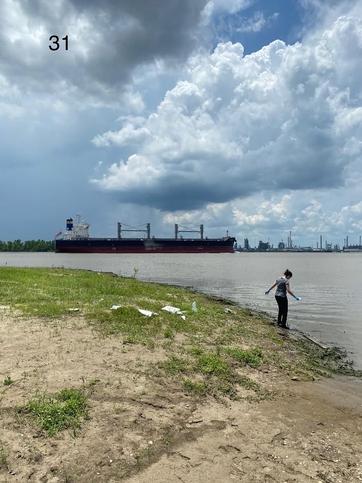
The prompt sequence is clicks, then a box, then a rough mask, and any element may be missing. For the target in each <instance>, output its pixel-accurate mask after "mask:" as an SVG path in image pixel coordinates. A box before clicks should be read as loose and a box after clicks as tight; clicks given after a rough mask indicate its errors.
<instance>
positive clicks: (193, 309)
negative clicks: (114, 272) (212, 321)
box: [191, 301, 197, 312]
mask: <svg viewBox="0 0 362 483" xmlns="http://www.w3.org/2000/svg"><path fill="white" fill-rule="evenodd" d="M191 309H192V311H193V312H197V305H196V302H195V301H193V302H192V305H191Z"/></svg>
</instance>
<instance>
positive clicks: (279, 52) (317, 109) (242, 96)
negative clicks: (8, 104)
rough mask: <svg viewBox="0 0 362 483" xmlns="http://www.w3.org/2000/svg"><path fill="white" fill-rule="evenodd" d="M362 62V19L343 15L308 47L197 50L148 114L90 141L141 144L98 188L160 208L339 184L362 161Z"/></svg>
mask: <svg viewBox="0 0 362 483" xmlns="http://www.w3.org/2000/svg"><path fill="white" fill-rule="evenodd" d="M361 58H362V20H361V18H360V17H348V16H342V17H339V18H338V19H337V20H336V21H335V22H333V23H332V24H331V25H330V26H329V28H328V29H324V30H323V31H321V32H319V35H318V37H316V36H315V37H314V41H313V42H308V41H305V42H303V43H296V44H294V45H290V46H288V45H286V44H285V43H284V42H282V41H275V42H272V43H271V44H270V45H268V46H265V47H264V48H262V49H261V50H260V51H258V52H255V53H252V54H250V55H247V56H244V52H243V47H242V45H240V44H238V43H235V44H232V43H231V42H227V43H222V44H219V45H218V46H217V47H216V49H215V50H214V51H213V52H212V53H210V54H206V53H205V52H202V53H201V52H200V53H198V54H196V55H194V56H193V57H192V58H191V59H190V61H189V63H188V66H187V69H186V70H185V72H184V75H183V80H182V81H179V82H177V83H176V85H175V86H174V87H173V88H172V89H170V90H169V91H168V92H167V93H166V95H165V97H164V99H163V100H162V102H161V103H160V104H159V106H158V107H157V109H156V110H155V111H154V112H153V113H152V114H151V115H149V116H148V117H145V118H144V119H143V120H142V121H140V122H137V123H136V124H135V123H134V122H133V121H132V120H130V121H129V122H127V121H126V122H125V123H124V126H123V127H122V128H121V129H120V130H119V131H118V132H111V131H110V132H107V133H104V134H103V135H100V136H99V137H98V138H97V141H96V142H97V143H98V144H118V145H121V146H123V147H126V146H127V145H128V144H130V143H134V140H135V139H137V142H138V143H139V145H138V146H137V149H135V150H134V152H133V154H132V155H131V156H130V157H128V158H124V159H122V160H121V161H120V162H119V163H115V164H114V165H113V166H112V167H111V168H110V170H109V171H108V172H105V173H104V176H103V177H102V178H99V179H97V180H95V182H96V183H97V184H98V186H99V187H101V188H102V189H105V190H110V191H113V192H114V193H115V194H116V196H117V198H118V199H119V200H120V201H130V202H133V203H137V204H150V205H151V206H154V207H156V208H159V209H162V210H165V211H167V210H189V209H198V208H201V207H203V206H206V205H207V204H208V203H223V202H228V201H230V200H232V199H235V198H238V197H246V196H249V195H251V194H254V193H257V192H259V191H260V190H270V191H281V190H304V189H324V188H331V187H339V186H342V185H343V184H344V182H345V173H346V167H348V166H349V165H350V164H351V163H353V162H358V160H359V159H360V156H361V141H362V131H361V123H360V115H361V107H362V100H361V99H362V88H361V84H360V82H359V77H360V73H361ZM134 172H137V173H138V174H139V176H137V177H135V176H134ZM142 173H144V174H142Z"/></svg>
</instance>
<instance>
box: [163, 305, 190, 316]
mask: <svg viewBox="0 0 362 483" xmlns="http://www.w3.org/2000/svg"><path fill="white" fill-rule="evenodd" d="M162 310H165V311H166V312H170V314H176V315H181V319H182V320H186V316H185V315H184V312H183V311H182V310H181V309H179V308H178V307H172V305H165V306H164V307H162Z"/></svg>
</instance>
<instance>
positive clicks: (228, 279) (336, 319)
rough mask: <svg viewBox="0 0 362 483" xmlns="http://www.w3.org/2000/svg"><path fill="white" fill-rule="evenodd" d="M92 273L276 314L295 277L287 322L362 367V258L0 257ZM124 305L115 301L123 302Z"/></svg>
mask: <svg viewBox="0 0 362 483" xmlns="http://www.w3.org/2000/svg"><path fill="white" fill-rule="evenodd" d="M4 265H9V266H29V267H65V268H85V269H90V270H97V271H109V272H115V273H117V274H120V275H126V276H133V275H134V274H136V277H137V278H139V279H141V280H152V281H157V282H163V283H171V284H176V285H183V286H189V287H193V288H195V289H197V290H200V291H202V292H205V293H208V294H213V295H219V296H222V297H226V298H229V299H231V300H233V301H236V302H239V303H240V304H242V305H244V306H247V307H250V308H252V309H257V310H264V311H266V312H268V313H270V314H272V315H276V313H277V310H276V303H275V299H274V296H273V295H272V294H271V293H270V294H269V295H264V292H265V290H266V289H267V288H269V287H270V286H271V285H272V283H273V282H274V281H275V279H276V278H277V277H278V276H280V274H281V273H282V272H284V270H285V269H286V268H289V270H291V271H292V272H293V278H292V279H291V288H292V290H293V292H294V293H295V294H296V295H298V296H300V297H302V301H300V302H296V301H294V300H293V299H292V298H291V297H289V317H288V321H289V324H290V326H291V327H292V328H298V329H300V330H302V331H303V332H305V333H307V334H309V335H311V336H313V337H314V338H316V339H317V340H319V341H321V342H323V343H326V344H330V345H336V344H337V345H339V346H342V347H345V348H346V349H347V351H348V352H349V354H350V357H351V358H353V360H354V362H355V366H356V367H357V368H360V369H362V297H361V287H360V282H361V280H362V253H230V254H147V255H146V254H134V255H133V254H132V255H130V254H106V255H104V254H62V253H0V266H4ZM116 302H117V301H115V303H116Z"/></svg>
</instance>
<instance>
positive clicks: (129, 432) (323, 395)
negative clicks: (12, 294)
mask: <svg viewBox="0 0 362 483" xmlns="http://www.w3.org/2000/svg"><path fill="white" fill-rule="evenodd" d="M0 350H1V353H0V450H2V454H3V457H2V459H1V458H0V481H1V482H24V481H30V482H88V483H89V482H118V481H127V482H129V483H136V482H137V483H149V482H165V483H166V482H167V483H173V482H175V483H176V482H180V481H181V482H185V483H186V482H188V483H194V482H208V483H211V482H234V481H241V482H254V481H255V482H257V481H262V482H264V481H277V482H294V481H296V482H312V481H317V482H346V483H347V482H348V483H350V482H357V481H362V381H361V380H360V379H356V378H352V377H336V378H334V379H321V380H319V381H314V382H304V381H297V380H288V379H285V377H284V379H283V378H281V377H278V375H276V374H268V373H265V374H262V375H261V376H260V377H264V378H265V379H266V380H269V383H270V387H273V388H274V390H275V391H276V392H277V394H276V396H275V397H273V398H272V399H267V400H263V401H260V402H248V400H239V401H230V400H219V401H218V400H215V399H213V398H208V399H206V400H205V399H203V400H197V399H195V397H192V396H189V395H187V394H185V393H184V392H183V391H182V390H181V388H180V385H179V384H177V381H175V380H172V379H170V378H168V379H166V378H162V377H155V375H154V374H152V369H151V370H150V368H152V366H153V365H154V364H156V363H157V362H159V361H162V360H164V358H165V352H164V350H163V349H162V348H156V349H154V350H149V349H146V348H145V347H143V346H140V345H125V344H123V343H122V339H121V337H119V336H117V337H107V338H102V337H100V335H99V334H98V333H96V332H93V331H92V329H91V328H90V327H89V326H88V325H87V324H86V323H85V322H83V321H82V320H81V319H76V318H70V319H62V321H61V323H60V322H59V321H58V322H52V323H50V322H43V321H39V320H34V319H31V320H24V319H21V318H14V317H12V316H10V313H9V312H8V311H7V309H6V307H5V308H4V307H2V309H1V310H0ZM7 376H10V377H11V379H12V380H13V381H14V382H13V384H10V385H7V386H5V385H4V384H3V382H2V381H4V379H5V378H6V377H7ZM82 386H84V387H87V388H88V389H87V390H88V394H89V415H90V418H89V420H86V421H85V422H84V424H83V426H82V428H81V429H80V430H79V431H78V432H77V434H76V435H74V434H73V433H72V432H71V431H63V432H61V433H59V434H58V435H56V436H54V437H51V438H50V437H47V436H45V435H44V434H43V433H42V432H41V431H40V430H39V429H37V428H36V427H35V426H34V424H33V423H32V422H31V421H30V420H29V418H27V417H25V416H24V415H23V414H21V413H19V411H18V410H17V408H19V407H21V406H24V405H25V404H26V403H27V401H29V399H30V398H31V397H32V396H34V394H36V392H37V391H38V392H44V391H46V392H55V391H58V390H61V389H63V388H69V387H82Z"/></svg>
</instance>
